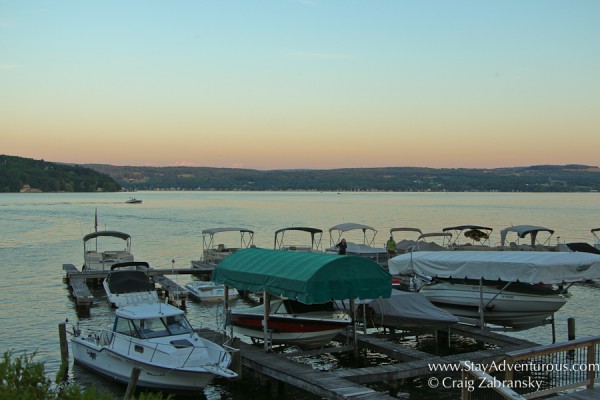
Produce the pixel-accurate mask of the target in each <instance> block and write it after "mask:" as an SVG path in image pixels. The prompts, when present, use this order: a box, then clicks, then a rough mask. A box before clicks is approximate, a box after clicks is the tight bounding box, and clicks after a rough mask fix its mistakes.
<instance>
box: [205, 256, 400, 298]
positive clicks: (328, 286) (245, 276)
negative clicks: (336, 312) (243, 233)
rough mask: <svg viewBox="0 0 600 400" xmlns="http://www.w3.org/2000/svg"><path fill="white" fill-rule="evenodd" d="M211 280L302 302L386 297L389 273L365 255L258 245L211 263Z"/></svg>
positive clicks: (388, 287) (389, 279) (389, 290)
mask: <svg viewBox="0 0 600 400" xmlns="http://www.w3.org/2000/svg"><path fill="white" fill-rule="evenodd" d="M212 279H213V281H215V282H217V283H223V284H225V285H227V286H231V287H235V288H236V289H237V290H238V291H250V292H263V291H264V292H266V293H268V294H270V295H273V296H277V297H286V298H290V299H294V300H298V301H300V302H302V303H304V304H321V303H326V302H328V301H330V300H346V299H355V298H359V299H376V298H379V297H381V298H388V297H390V296H391V291H392V284H391V282H392V280H391V279H392V278H391V276H390V274H389V273H388V272H387V271H386V270H385V269H383V268H381V267H380V266H379V264H377V263H376V262H374V261H373V260H369V259H367V258H363V257H356V256H340V255H337V254H327V253H317V252H298V251H283V250H268V249H259V248H250V249H243V250H239V251H236V252H235V253H233V254H231V255H230V256H228V257H227V258H225V259H224V260H223V261H222V262H221V263H219V264H218V265H217V266H216V267H215V270H214V272H213V277H212Z"/></svg>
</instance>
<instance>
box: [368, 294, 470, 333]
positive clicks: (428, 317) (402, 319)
mask: <svg viewBox="0 0 600 400" xmlns="http://www.w3.org/2000/svg"><path fill="white" fill-rule="evenodd" d="M367 305H368V307H370V308H371V309H372V311H373V313H372V316H371V318H372V321H371V322H372V323H373V325H378V319H380V322H381V323H380V324H379V325H384V326H390V325H394V326H396V327H398V328H400V329H402V328H404V329H407V330H411V329H423V328H428V327H440V326H448V325H454V324H456V323H457V322H458V318H457V317H456V316H454V315H452V314H450V313H449V312H448V311H446V310H442V309H441V308H439V307H436V306H434V305H433V304H431V302H430V301H429V300H428V299H427V297H425V295H423V294H421V293H417V292H403V291H401V290H396V289H393V290H392V296H391V297H390V298H388V299H375V300H369V301H368V302H367ZM359 306H360V305H359Z"/></svg>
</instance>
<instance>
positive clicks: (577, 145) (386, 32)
mask: <svg viewBox="0 0 600 400" xmlns="http://www.w3.org/2000/svg"><path fill="white" fill-rule="evenodd" d="M599 21H600V1H598V0H502V1H501V0H490V1H476V0H472V1H448V0H438V1H436V0H418V1H417V0H414V1H408V0H372V1H354V0H337V1H333V0H328V1H325V0H271V1H267V0H230V1H228V0H219V1H208V0H206V1H204V0H187V1H180V0H172V1H165V0H162V1H158V0H77V1H66V0H44V1H33V0H0V137H1V140H0V154H7V155H14V156H21V157H28V158H35V159H44V160H46V161H58V162H69V163H81V164H86V163H105V164H115V165H147V166H175V165H189V166H212V167H242V168H252V169H287V168H315V169H322V168H326V169H329V168H344V167H384V166H398V167H402V166H422V167H434V168H447V167H451V168H454V167H465V168H497V167H511V166H528V165H538V164H570V163H576V164H588V165H600V153H599V149H600V22H599Z"/></svg>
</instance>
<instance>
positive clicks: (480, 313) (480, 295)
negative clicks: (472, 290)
mask: <svg viewBox="0 0 600 400" xmlns="http://www.w3.org/2000/svg"><path fill="white" fill-rule="evenodd" d="M483 313H484V306H483V278H479V318H480V324H481V331H482V332H483V331H484V330H485V319H484V318H483Z"/></svg>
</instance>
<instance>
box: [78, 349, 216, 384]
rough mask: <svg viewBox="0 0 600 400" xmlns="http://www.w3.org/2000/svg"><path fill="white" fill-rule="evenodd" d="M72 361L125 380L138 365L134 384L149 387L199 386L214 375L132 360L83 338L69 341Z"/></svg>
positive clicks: (207, 381)
mask: <svg viewBox="0 0 600 400" xmlns="http://www.w3.org/2000/svg"><path fill="white" fill-rule="evenodd" d="M71 344H72V346H71V348H72V351H73V358H74V360H75V362H76V363H77V364H79V365H81V366H83V367H85V368H88V369H90V370H92V371H94V372H97V373H99V374H101V375H104V376H106V377H107V378H110V379H113V380H115V381H117V382H120V383H123V384H127V383H128V382H129V380H130V378H131V372H132V370H133V368H135V367H137V368H139V369H140V371H141V372H140V375H139V378H138V381H137V385H138V386H139V387H143V388H149V389H163V390H164V389H168V390H177V391H198V390H202V389H203V388H204V387H206V385H208V384H209V383H210V382H211V380H212V379H213V378H214V377H215V375H214V374H213V373H210V372H206V371H186V370H181V369H177V368H175V369H173V368H165V367H159V366H156V365H152V364H149V363H145V362H142V361H137V360H133V359H131V358H128V357H125V356H123V355H122V354H119V353H117V352H115V351H113V350H111V349H109V348H106V347H100V346H94V345H93V344H91V343H87V342H86V341H85V340H77V339H73V340H72V341H71Z"/></svg>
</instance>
